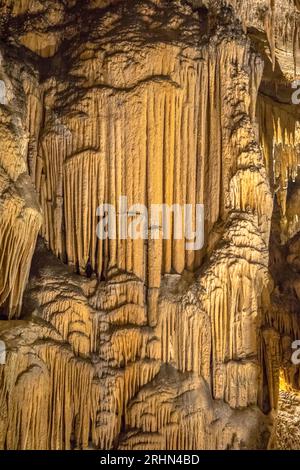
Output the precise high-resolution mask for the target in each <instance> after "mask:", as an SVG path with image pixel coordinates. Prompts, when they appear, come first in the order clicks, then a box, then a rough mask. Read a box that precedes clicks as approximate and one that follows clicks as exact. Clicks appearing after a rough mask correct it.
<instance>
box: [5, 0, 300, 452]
mask: <svg viewBox="0 0 300 470" xmlns="http://www.w3.org/2000/svg"><path fill="white" fill-rule="evenodd" d="M247 3H248V2H241V1H237V0H236V1H227V2H225V1H224V2H216V1H213V0H211V1H203V2H202V1H201V2H192V1H191V2H185V1H177V0H174V1H172V2H167V1H164V0H155V1H154V0H153V1H147V2H146V1H145V2H143V1H142V2H141V1H130V2H123V1H114V2H109V1H106V2H103V1H96V0H95V1H89V2H81V1H77V2H76V1H75V0H74V1H59V2H53V1H50V0H48V1H47V2H44V3H43V4H41V3H40V2H37V1H22V2H19V3H18V5H16V4H15V3H14V2H9V1H5V2H2V4H3V5H1V8H2V11H3V20H2V22H1V23H0V27H1V31H2V36H3V38H4V39H5V40H6V43H5V44H6V50H5V54H4V55H3V59H2V62H1V67H0V80H1V79H2V78H3V81H4V83H5V90H7V96H6V97H5V100H4V101H3V103H2V104H0V140H1V144H2V146H1V149H0V212H1V218H0V306H1V308H2V310H1V312H2V314H3V315H2V318H4V319H3V320H1V321H0V338H1V340H2V341H4V342H5V345H6V348H7V360H6V364H5V365H0V447H1V448H4V449H75V448H76V449H80V448H84V449H85V448H100V449H111V448H118V449H229V448H234V449H241V448H266V447H267V446H268V442H269V441H270V435H271V434H273V435H274V433H272V424H273V421H272V420H273V415H274V411H275V412H276V410H277V408H278V392H279V380H280V369H281V370H282V377H285V381H286V383H288V384H290V386H293V387H294V388H298V386H299V384H298V369H297V367H294V366H293V367H291V364H290V358H289V354H290V352H291V341H292V340H294V339H296V338H298V337H299V336H297V335H298V331H299V320H298V318H297V313H298V312H297V307H298V304H297V302H298V299H297V298H295V296H294V297H293V295H292V294H291V293H290V290H291V289H290V283H291V282H293V283H294V284H293V286H294V292H296V293H297V292H298V291H299V289H298V291H297V288H298V283H297V281H298V279H297V277H296V275H295V276H290V274H291V271H293V272H294V271H295V269H296V267H298V264H297V262H298V261H297V260H298V258H297V255H298V245H297V232H298V230H297V227H298V225H297V224H298V218H297V217H298V216H297V201H298V199H297V184H298V183H297V182H298V180H297V172H298V150H299V148H298V145H299V130H298V124H297V122H298V119H299V115H298V114H297V111H296V110H295V109H294V108H293V106H292V105H291V103H290V102H288V101H287V100H286V94H284V93H283V92H282V89H285V90H287V89H288V86H290V82H291V80H293V79H294V76H295V73H297V70H298V69H297V66H298V65H297V64H298V62H297V58H298V34H299V27H298V19H299V18H298V13H297V12H296V9H295V8H296V7H295V5H294V4H293V2H291V1H289V0H284V1H281V2H278V1H275V0H272V1H266V2H254V6H253V8H249V5H248V4H247ZM246 4H247V5H246ZM279 4H281V7H280V5H279ZM24 13H26V14H25V15H24ZM280 14H284V15H285V18H286V28H285V29H283V27H282V25H280V21H279V19H280V18H281V17H280ZM248 28H249V29H248ZM8 38H9V40H8ZM4 49H5V48H4ZM21 57H22V59H21ZM21 62H24V66H23V67H22V66H21ZM272 79H273V80H274V81H275V82H276V84H279V85H278V87H279V91H277V95H276V93H275V91H274V90H273V85H272V86H271V85H270V82H271V81H272ZM276 86H277V85H276ZM275 88H276V87H274V89H275ZM267 91H269V93H267ZM281 93H283V94H281ZM285 93H286V91H285ZM292 180H295V185H296V186H295V187H294V188H293V191H292V192H291V188H290V186H289V184H290V181H292ZM274 195H275V197H273V196H274ZM120 196H126V197H127V203H128V207H130V206H131V205H133V204H144V205H146V206H147V207H148V208H149V207H150V206H151V204H168V205H172V204H181V205H183V204H192V205H195V204H196V203H198V204H204V208H205V229H204V232H205V245H204V247H203V248H202V249H201V250H197V251H188V250H186V246H185V241H184V240H177V239H176V236H175V233H174V226H173V225H172V224H171V230H170V237H169V238H168V239H163V235H162V231H161V228H160V227H158V229H159V230H158V232H159V236H158V237H157V239H151V237H150V236H149V237H148V239H147V240H143V239H140V240H131V239H123V238H122V237H121V236H120V234H118V236H117V237H116V239H115V240H103V241H101V240H99V238H98V237H97V233H96V229H97V225H98V223H99V216H97V208H98V207H99V205H100V204H102V203H108V204H112V205H114V206H115V207H116V209H117V219H118V220H119V219H120V218H121V217H122V216H124V215H126V214H123V213H122V207H119V205H118V204H119V198H120ZM273 199H274V204H275V210H274V211H273ZM272 214H273V217H272ZM173 217H174V216H173ZM195 218H196V214H195V213H194V214H193V219H194V221H195ZM151 228H153V227H151V225H150V226H149V227H148V229H151ZM271 228H272V236H271V242H270V231H271ZM39 230H40V235H41V239H40V240H39V242H38V244H37V247H36V250H35V254H34V256H33V260H32V255H33V251H34V247H35V243H36V238H37V234H38V232H39ZM278 234H279V240H278V236H277V235H278ZM292 237H296V238H292ZM42 238H43V240H42ZM47 248H48V250H49V251H48V250H47ZM269 252H271V262H270V270H269V269H268V267H269ZM287 264H289V266H290V268H289V269H290V271H288V268H287V266H286V265H287ZM30 266H31V274H30V277H29V282H27V280H28V272H29V269H30ZM283 269H284V272H285V273H286V282H287V285H286V286H284V285H283V284H282V280H281V278H280V276H279V273H280V272H283ZM297 269H298V268H297ZM271 275H272V277H273V281H272V280H271V279H272V278H271ZM283 277H284V276H283ZM26 284H27V289H26V292H25V295H24V300H23V307H22V298H23V292H24V288H25V286H26ZM282 286H283V288H282ZM285 295H286V296H285ZM287 298H288V300H289V302H288V303H287V304H286V305H284V299H287ZM283 305H284V307H283ZM13 317H20V318H21V319H20V320H16V321H14V320H11V319H12V318H13ZM282 380H283V379H282ZM245 422H246V423H247V426H245ZM272 442H273V445H276V443H275V440H274V439H272Z"/></svg>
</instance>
